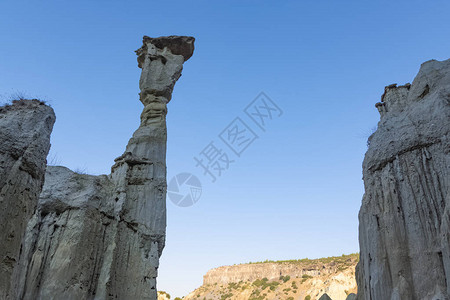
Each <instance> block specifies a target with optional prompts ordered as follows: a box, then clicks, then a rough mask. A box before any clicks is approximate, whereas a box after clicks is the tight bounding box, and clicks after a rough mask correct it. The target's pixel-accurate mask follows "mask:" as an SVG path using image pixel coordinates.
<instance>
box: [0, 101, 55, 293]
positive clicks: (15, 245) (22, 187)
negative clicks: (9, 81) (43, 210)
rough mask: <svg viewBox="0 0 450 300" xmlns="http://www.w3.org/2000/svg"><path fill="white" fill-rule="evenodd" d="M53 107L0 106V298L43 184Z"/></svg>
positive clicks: (29, 104)
mask: <svg viewBox="0 0 450 300" xmlns="http://www.w3.org/2000/svg"><path fill="white" fill-rule="evenodd" d="M54 123H55V114H54V112H53V109H51V108H50V107H48V106H47V105H45V104H44V103H43V102H41V101H39V100H20V101H17V100H15V101H13V104H12V105H7V106H3V107H0V241H1V242H0V243H1V245H0V299H5V298H8V297H10V294H9V292H10V288H11V277H12V274H13V273H14V271H15V270H17V265H18V264H17V263H18V261H19V255H20V253H21V251H22V239H23V237H24V234H25V230H26V226H27V223H28V221H29V220H30V218H31V216H32V215H33V213H34V212H35V209H36V206H37V203H38V199H39V194H40V193H41V190H42V185H43V183H44V174H45V167H46V164H47V162H46V157H47V154H48V151H49V150H50V134H51V132H52V129H53V124H54Z"/></svg>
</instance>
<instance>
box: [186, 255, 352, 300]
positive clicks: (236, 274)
mask: <svg viewBox="0 0 450 300" xmlns="http://www.w3.org/2000/svg"><path fill="white" fill-rule="evenodd" d="M358 259H359V256H358V254H351V255H343V256H338V257H328V258H322V259H313V260H310V259H303V260H292V261H278V262H261V263H250V264H240V265H233V266H223V267H219V268H215V269H212V270H210V271H208V272H207V273H206V274H205V276H203V285H202V286H201V287H199V288H198V289H196V290H195V291H193V292H192V293H190V294H189V295H187V296H186V297H185V298H184V299H185V300H190V299H205V298H206V299H208V300H212V299H228V298H229V299H230V300H244V299H245V300H247V299H301V300H303V299H305V297H307V296H310V297H311V299H313V300H317V299H319V298H320V297H321V296H323V295H324V294H328V295H329V296H330V297H331V298H332V299H333V300H345V299H347V297H348V296H349V295H353V294H351V293H353V292H356V280H355V273H354V270H355V266H356V264H357V262H358ZM350 297H351V296H350ZM349 299H351V298H349Z"/></svg>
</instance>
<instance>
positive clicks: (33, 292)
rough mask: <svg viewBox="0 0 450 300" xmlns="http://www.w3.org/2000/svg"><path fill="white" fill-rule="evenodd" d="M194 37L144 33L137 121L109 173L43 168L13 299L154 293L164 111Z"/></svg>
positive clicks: (161, 227)
mask: <svg viewBox="0 0 450 300" xmlns="http://www.w3.org/2000/svg"><path fill="white" fill-rule="evenodd" d="M193 50H194V38H192V37H174V36H171V37H160V38H149V37H144V41H143V46H142V47H141V48H140V49H139V50H137V51H136V52H137V54H138V65H139V67H140V68H142V74H141V79H140V82H139V86H140V89H141V93H140V100H141V102H142V103H143V104H144V109H143V112H142V114H141V123H140V126H139V128H138V129H137V130H136V131H135V133H134V134H133V137H132V138H131V139H130V141H129V143H128V145H127V147H126V150H125V152H124V154H123V155H121V156H120V157H118V158H117V159H116V160H115V164H114V165H113V166H112V168H111V174H110V175H101V176H91V175H84V174H77V173H75V172H72V171H71V170H69V169H67V168H65V167H48V169H47V173H46V174H45V184H44V188H43V191H42V193H41V196H40V199H39V204H38V208H37V211H36V213H35V214H34V215H33V217H32V219H31V220H30V222H29V223H28V228H27V231H26V235H25V238H24V242H23V245H22V251H21V256H20V260H19V268H18V270H17V272H14V274H13V279H12V282H13V283H14V285H13V287H12V294H11V295H12V296H11V299H157V291H156V277H157V270H158V265H159V257H160V256H161V253H162V251H163V248H164V243H165V231H166V197H165V195H166V139H167V129H166V113H167V106H166V105H167V103H168V102H169V101H170V99H171V94H172V90H173V88H174V85H175V82H176V81H177V80H178V78H179V77H180V76H181V71H182V68H183V63H184V62H185V61H186V60H187V59H188V58H189V57H191V56H192V53H193Z"/></svg>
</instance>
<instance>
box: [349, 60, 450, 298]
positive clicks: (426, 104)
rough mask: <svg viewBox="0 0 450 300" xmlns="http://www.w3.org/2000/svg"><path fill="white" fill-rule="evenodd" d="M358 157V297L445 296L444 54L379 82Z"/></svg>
mask: <svg viewBox="0 0 450 300" xmlns="http://www.w3.org/2000/svg"><path fill="white" fill-rule="evenodd" d="M376 107H377V108H378V110H379V112H380V122H379V123H378V129H377V131H376V132H375V133H374V134H373V135H372V136H371V137H370V138H369V149H368V150H367V153H366V155H365V158H364V163H363V177H364V187H365V194H364V197H363V200H362V206H361V210H360V212H359V244H360V251H361V253H360V254H361V256H360V262H359V265H358V267H357V282H358V299H366V300H379V299H383V300H385V299H386V300H396V299H398V300H403V299H408V300H416V299H417V300H432V299H433V300H437V299H442V300H443V299H448V298H449V295H450V251H449V250H450V227H449V224H450V177H449V176H450V60H446V61H435V60H432V61H428V62H425V63H424V64H422V66H421V68H420V71H419V73H418V74H417V76H416V78H415V79H414V81H413V83H412V84H411V85H410V84H407V85H404V86H396V85H395V84H394V85H390V86H387V87H386V88H385V93H384V94H383V96H382V99H381V102H379V103H377V104H376Z"/></svg>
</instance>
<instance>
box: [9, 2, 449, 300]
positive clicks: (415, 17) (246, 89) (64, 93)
mask: <svg viewBox="0 0 450 300" xmlns="http://www.w3.org/2000/svg"><path fill="white" fill-rule="evenodd" d="M449 11H450V2H448V1H221V2H219V1H170V2H165V1H18V0H15V1H2V2H0V39H1V47H0V96H2V97H3V99H6V98H7V97H8V95H10V94H12V93H15V92H17V91H21V92H24V93H25V94H27V95H30V96H34V97H39V98H41V99H44V100H48V101H49V103H50V104H51V105H52V106H53V108H54V109H55V111H56V114H57V122H56V124H55V128H54V132H53V136H52V149H51V153H52V155H54V156H55V155H56V156H57V157H58V159H59V160H60V162H61V164H63V165H65V166H68V167H70V168H72V169H76V168H81V169H87V170H88V172H89V173H91V174H101V173H109V170H110V166H111V165H112V164H113V160H114V158H115V157H117V156H119V155H120V154H122V152H123V151H124V149H125V145H126V143H127V141H128V139H129V138H130V137H131V135H132V133H133V131H134V130H135V129H136V128H137V127H138V125H139V115H140V112H141V110H142V104H141V103H140V102H139V100H138V92H139V89H138V80H139V75H140V69H138V67H137V63H136V57H135V54H134V52H133V51H134V50H136V49H137V48H139V47H140V46H141V38H142V36H143V35H149V36H160V35H173V34H175V35H192V36H194V37H196V39H197V40H196V44H195V46H196V50H195V53H194V56H193V57H192V58H191V59H190V60H189V61H188V62H187V63H186V64H185V68H184V71H183V76H182V77H181V78H180V80H179V81H178V83H177V85H176V86H175V92H174V94H173V99H172V102H171V103H170V104H169V115H168V118H167V121H168V132H169V141H168V168H169V171H168V172H169V178H170V177H171V176H173V175H175V174H177V173H179V172H183V171H186V172H192V173H196V174H197V175H198V176H199V178H200V179H201V180H202V183H203V186H204V191H203V195H202V198H201V199H200V201H199V202H198V203H197V204H196V205H195V206H192V207H190V208H179V207H177V206H175V205H173V204H172V203H171V202H168V228H167V229H168V230H167V246H166V249H165V250H164V253H163V257H162V259H161V265H160V276H159V279H158V282H159V288H160V289H162V290H167V291H168V292H169V293H171V294H172V295H173V296H175V295H178V296H182V295H185V294H186V293H187V292H189V291H191V290H193V289H194V288H196V287H198V286H199V285H201V282H202V275H203V274H204V273H205V272H206V271H207V270H208V269H210V268H213V267H217V266H221V265H226V264H235V263H242V262H248V261H258V260H265V259H295V258H303V257H309V258H316V257H323V256H330V255H340V254H342V253H351V252H357V251H358V248H359V247H358V236H357V232H358V221H357V214H358V210H359V206H360V202H361V197H362V194H363V184H362V180H361V177H362V175H361V163H362V160H363V155H364V152H365V150H366V139H367V137H368V136H369V134H370V132H371V130H372V128H373V127H374V126H376V124H377V122H378V119H379V117H378V112H377V111H376V109H375V107H374V104H375V103H376V102H377V101H379V99H380V95H381V94H382V92H383V88H384V86H385V85H388V84H391V83H399V84H403V83H406V82H411V81H412V79H413V77H414V75H415V74H416V73H417V71H418V68H419V66H420V64H421V63H422V62H424V61H426V60H429V59H439V60H442V59H447V58H449V57H450V39H449V37H450V19H449V17H448V12H449ZM261 91H264V92H266V93H267V95H269V96H270V97H271V98H272V99H273V100H274V101H276V103H277V104H278V105H279V106H280V107H281V108H282V109H283V111H284V114H283V115H282V117H280V118H279V119H277V120H274V121H273V122H272V123H270V126H269V128H268V130H267V131H266V133H264V134H263V133H262V132H261V131H259V132H257V133H258V135H260V138H259V139H258V140H257V141H255V142H254V143H253V144H252V145H251V146H250V147H249V148H248V149H247V150H246V151H245V153H244V154H243V155H242V156H241V157H240V158H239V159H237V160H236V162H235V163H234V164H233V165H232V166H231V167H230V169H229V170H228V171H227V172H226V173H224V174H223V175H222V177H221V178H220V179H218V180H217V182H216V183H214V184H212V183H209V182H208V178H207V177H202V175H201V172H200V169H196V168H195V163H194V161H193V157H194V156H195V155H197V154H198V153H199V152H200V151H201V150H202V149H203V148H204V147H205V146H206V145H207V144H208V143H209V142H210V141H216V140H217V139H218V138H217V135H218V134H219V133H220V132H221V131H222V129H223V128H224V127H225V126H226V125H227V124H228V123H229V122H231V121H232V120H233V119H234V118H235V117H237V116H242V114H243V113H242V110H243V108H244V107H245V106H246V105H247V104H248V103H249V102H250V101H251V100H253V98H254V97H255V96H256V95H257V94H258V93H259V92H261Z"/></svg>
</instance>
